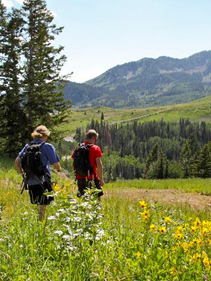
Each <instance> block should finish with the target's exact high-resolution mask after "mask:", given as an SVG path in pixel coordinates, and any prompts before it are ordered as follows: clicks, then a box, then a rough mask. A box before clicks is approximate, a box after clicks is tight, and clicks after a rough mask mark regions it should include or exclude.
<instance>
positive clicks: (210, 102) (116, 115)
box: [61, 96, 211, 136]
mask: <svg viewBox="0 0 211 281" xmlns="http://www.w3.org/2000/svg"><path fill="white" fill-rule="evenodd" d="M161 118H163V119H164V121H169V122H174V121H178V120H179V119H180V118H189V119H190V121H193V122H201V121H205V122H208V123H211V96H209V97H206V98H203V99H200V100H197V101H193V102H190V103H185V104H175V105H169V106H159V107H148V108H135V109H134V108H133V109H131V108H128V109H112V108H107V107H94V108H88V109H87V108H85V109H72V110H71V111H70V115H69V118H68V120H67V123H65V124H63V125H62V126H61V129H65V130H66V133H65V135H67V136H69V135H74V134H75V130H76V128H84V129H86V126H87V125H88V124H90V122H91V120H92V119H95V120H98V121H99V122H100V121H101V119H102V120H104V121H105V122H106V123H108V124H114V123H121V122H129V121H133V120H138V121H139V122H146V121H152V120H160V119H161Z"/></svg>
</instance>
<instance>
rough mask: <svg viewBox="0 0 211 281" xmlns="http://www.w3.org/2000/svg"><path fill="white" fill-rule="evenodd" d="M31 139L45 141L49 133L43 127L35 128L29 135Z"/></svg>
mask: <svg viewBox="0 0 211 281" xmlns="http://www.w3.org/2000/svg"><path fill="white" fill-rule="evenodd" d="M31 136H32V138H33V139H47V137H48V136H50V131H49V130H48V129H47V128H46V127H45V126H43V125H40V126H38V127H36V128H35V129H34V131H33V133H32V134H31Z"/></svg>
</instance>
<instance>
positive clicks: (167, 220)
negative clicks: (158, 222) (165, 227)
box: [164, 217, 172, 223]
mask: <svg viewBox="0 0 211 281" xmlns="http://www.w3.org/2000/svg"><path fill="white" fill-rule="evenodd" d="M164 221H165V222H166V223H169V222H171V221H172V219H171V218H169V217H166V218H165V219H164Z"/></svg>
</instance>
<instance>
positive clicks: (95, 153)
mask: <svg viewBox="0 0 211 281" xmlns="http://www.w3.org/2000/svg"><path fill="white" fill-rule="evenodd" d="M84 144H85V145H87V144H90V142H88V141H86V142H85V143H84ZM102 156H103V154H102V151H101V148H100V147H99V146H98V145H96V144H93V145H91V146H90V148H89V162H90V165H91V167H92V168H93V170H94V172H93V173H92V174H91V175H90V177H88V179H91V180H93V179H94V175H96V177H98V176H97V164H96V158H99V157H102ZM72 158H73V159H74V152H73V154H72ZM83 178H86V177H81V176H78V175H76V179H83Z"/></svg>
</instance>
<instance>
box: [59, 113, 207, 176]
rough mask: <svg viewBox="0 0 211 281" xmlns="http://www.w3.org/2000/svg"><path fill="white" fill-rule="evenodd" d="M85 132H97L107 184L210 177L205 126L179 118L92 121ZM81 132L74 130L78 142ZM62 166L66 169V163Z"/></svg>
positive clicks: (81, 137) (80, 130)
mask: <svg viewBox="0 0 211 281" xmlns="http://www.w3.org/2000/svg"><path fill="white" fill-rule="evenodd" d="M87 128H94V129H96V130H97V132H99V136H100V137H99V139H98V144H99V145H100V146H101V147H102V149H103V153H104V157H103V163H104V173H105V178H106V180H107V181H110V180H116V179H117V178H124V179H133V178H141V177H144V178H159V179H162V178H186V177H203V178H206V177H211V152H210V151H211V127H210V125H208V124H206V123H205V122H200V123H199V122H197V123H192V122H190V120H189V119H183V118H181V119H180V120H179V122H165V121H164V120H162V119H161V120H160V121H150V122H145V123H140V122H138V121H137V120H135V121H131V122H128V123H121V124H114V125H108V124H105V122H104V121H103V120H101V122H98V121H95V120H94V119H93V120H92V122H91V123H90V124H89V125H88V126H87ZM84 132H85V130H82V129H81V128H78V129H77V130H76V135H75V139H76V141H77V142H80V141H82V140H83V137H84ZM69 152H70V151H68V153H69ZM63 153H65V150H64V151H63ZM64 164H65V165H66V167H67V166H69V162H68V161H67V162H66V163H64ZM68 169H70V167H68Z"/></svg>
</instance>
